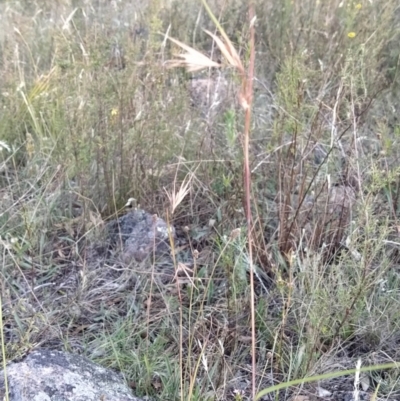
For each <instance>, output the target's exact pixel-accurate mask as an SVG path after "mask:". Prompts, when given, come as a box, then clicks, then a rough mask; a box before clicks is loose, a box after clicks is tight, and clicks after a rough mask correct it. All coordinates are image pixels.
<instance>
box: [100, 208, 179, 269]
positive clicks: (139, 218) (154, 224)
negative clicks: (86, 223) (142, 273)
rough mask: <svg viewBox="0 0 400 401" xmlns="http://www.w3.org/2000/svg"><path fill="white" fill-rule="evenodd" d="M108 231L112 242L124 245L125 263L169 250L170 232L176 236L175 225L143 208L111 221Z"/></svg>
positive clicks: (139, 260) (140, 260) (123, 258)
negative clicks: (169, 224)
mask: <svg viewBox="0 0 400 401" xmlns="http://www.w3.org/2000/svg"><path fill="white" fill-rule="evenodd" d="M107 231H108V235H109V237H110V240H111V242H112V243H114V244H118V243H119V244H121V245H122V255H121V259H122V260H123V261H124V262H125V263H129V262H131V261H132V260H135V261H137V262H142V261H143V260H144V259H146V258H147V257H149V256H150V257H151V256H152V255H153V254H156V255H159V254H162V253H165V252H168V250H169V236H170V232H171V235H172V236H173V237H174V236H175V229H174V227H172V226H168V224H167V223H166V222H165V221H164V220H163V219H161V218H160V217H158V216H157V215H151V214H150V213H148V212H146V211H144V210H142V209H137V210H134V211H132V212H129V213H127V214H126V215H124V216H122V217H120V218H118V219H116V220H113V221H110V222H109V223H108V224H107Z"/></svg>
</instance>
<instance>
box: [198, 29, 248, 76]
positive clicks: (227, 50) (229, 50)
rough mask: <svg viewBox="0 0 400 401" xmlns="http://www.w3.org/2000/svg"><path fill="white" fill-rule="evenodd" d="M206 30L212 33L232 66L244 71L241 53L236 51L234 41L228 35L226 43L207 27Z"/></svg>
mask: <svg viewBox="0 0 400 401" xmlns="http://www.w3.org/2000/svg"><path fill="white" fill-rule="evenodd" d="M204 32H205V33H206V34H207V35H210V36H211V37H212V38H213V39H214V40H215V43H216V44H217V46H218V47H219V49H220V50H221V52H222V54H223V55H224V57H225V58H226V59H227V61H228V63H229V64H230V65H231V66H232V67H235V68H237V69H238V70H239V71H240V72H241V73H244V67H243V64H242V61H241V60H240V57H239V54H238V52H237V51H236V49H235V47H234V46H233V44H232V42H231V41H230V40H229V38H228V37H225V36H224V39H225V43H224V42H223V41H222V40H221V39H220V38H219V37H218V36H217V35H214V34H213V33H212V32H210V31H207V30H206V29H205V30H204Z"/></svg>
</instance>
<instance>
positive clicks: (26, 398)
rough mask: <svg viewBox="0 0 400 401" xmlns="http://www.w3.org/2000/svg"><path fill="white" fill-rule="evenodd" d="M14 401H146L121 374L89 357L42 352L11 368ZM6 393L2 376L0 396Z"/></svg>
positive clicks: (10, 384) (37, 351)
mask: <svg viewBox="0 0 400 401" xmlns="http://www.w3.org/2000/svg"><path fill="white" fill-rule="evenodd" d="M7 380H8V390H9V399H10V401H99V400H107V401H142V400H141V399H140V398H137V397H134V396H133V395H132V393H131V390H130V389H129V388H128V386H127V385H126V384H125V383H124V380H123V378H122V376H121V375H119V374H118V373H116V372H114V371H112V370H110V369H106V368H104V367H102V366H99V365H96V364H94V363H93V362H91V361H89V360H88V359H87V358H85V357H82V356H79V355H74V354H69V353H66V352H61V351H51V350H48V349H38V350H35V351H33V352H32V353H31V354H29V355H28V356H27V357H26V358H25V359H24V360H23V361H22V362H18V363H12V364H10V365H9V366H8V367H7ZM4 394H5V386H4V373H3V372H1V374H0V397H1V399H3V397H4Z"/></svg>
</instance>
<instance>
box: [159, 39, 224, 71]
mask: <svg viewBox="0 0 400 401" xmlns="http://www.w3.org/2000/svg"><path fill="white" fill-rule="evenodd" d="M168 39H169V40H170V41H172V42H173V43H175V44H176V45H178V46H179V47H181V48H182V49H183V50H185V51H186V53H184V54H178V55H177V57H180V58H181V60H168V61H167V62H166V64H167V66H168V68H175V67H186V68H187V70H188V71H190V72H194V71H199V70H202V69H203V68H210V67H215V68H219V67H221V65H220V64H219V63H216V62H215V61H213V60H211V59H210V58H209V57H207V56H205V55H204V54H203V53H201V52H199V51H198V50H195V49H193V48H192V47H190V46H188V45H186V44H185V43H182V42H180V41H179V40H176V39H173V38H170V37H168Z"/></svg>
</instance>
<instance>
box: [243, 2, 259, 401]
mask: <svg viewBox="0 0 400 401" xmlns="http://www.w3.org/2000/svg"><path fill="white" fill-rule="evenodd" d="M254 17H255V14H254V3H253V1H252V0H249V19H250V61H249V67H248V71H247V77H245V80H244V88H243V89H244V98H245V100H246V104H245V106H246V107H245V125H244V143H243V153H244V166H243V167H244V168H243V182H244V193H245V214H246V222H247V242H248V248H249V263H250V266H249V267H250V287H251V288H250V303H251V305H250V309H251V358H252V396H253V399H254V398H255V395H256V361H257V356H256V321H255V307H254V300H255V296H254V266H253V238H252V228H253V227H252V213H251V172H250V161H249V157H250V155H249V146H250V128H251V106H252V101H253V79H254V64H255V48H254V46H255V40H254V36H255V35H254Z"/></svg>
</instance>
